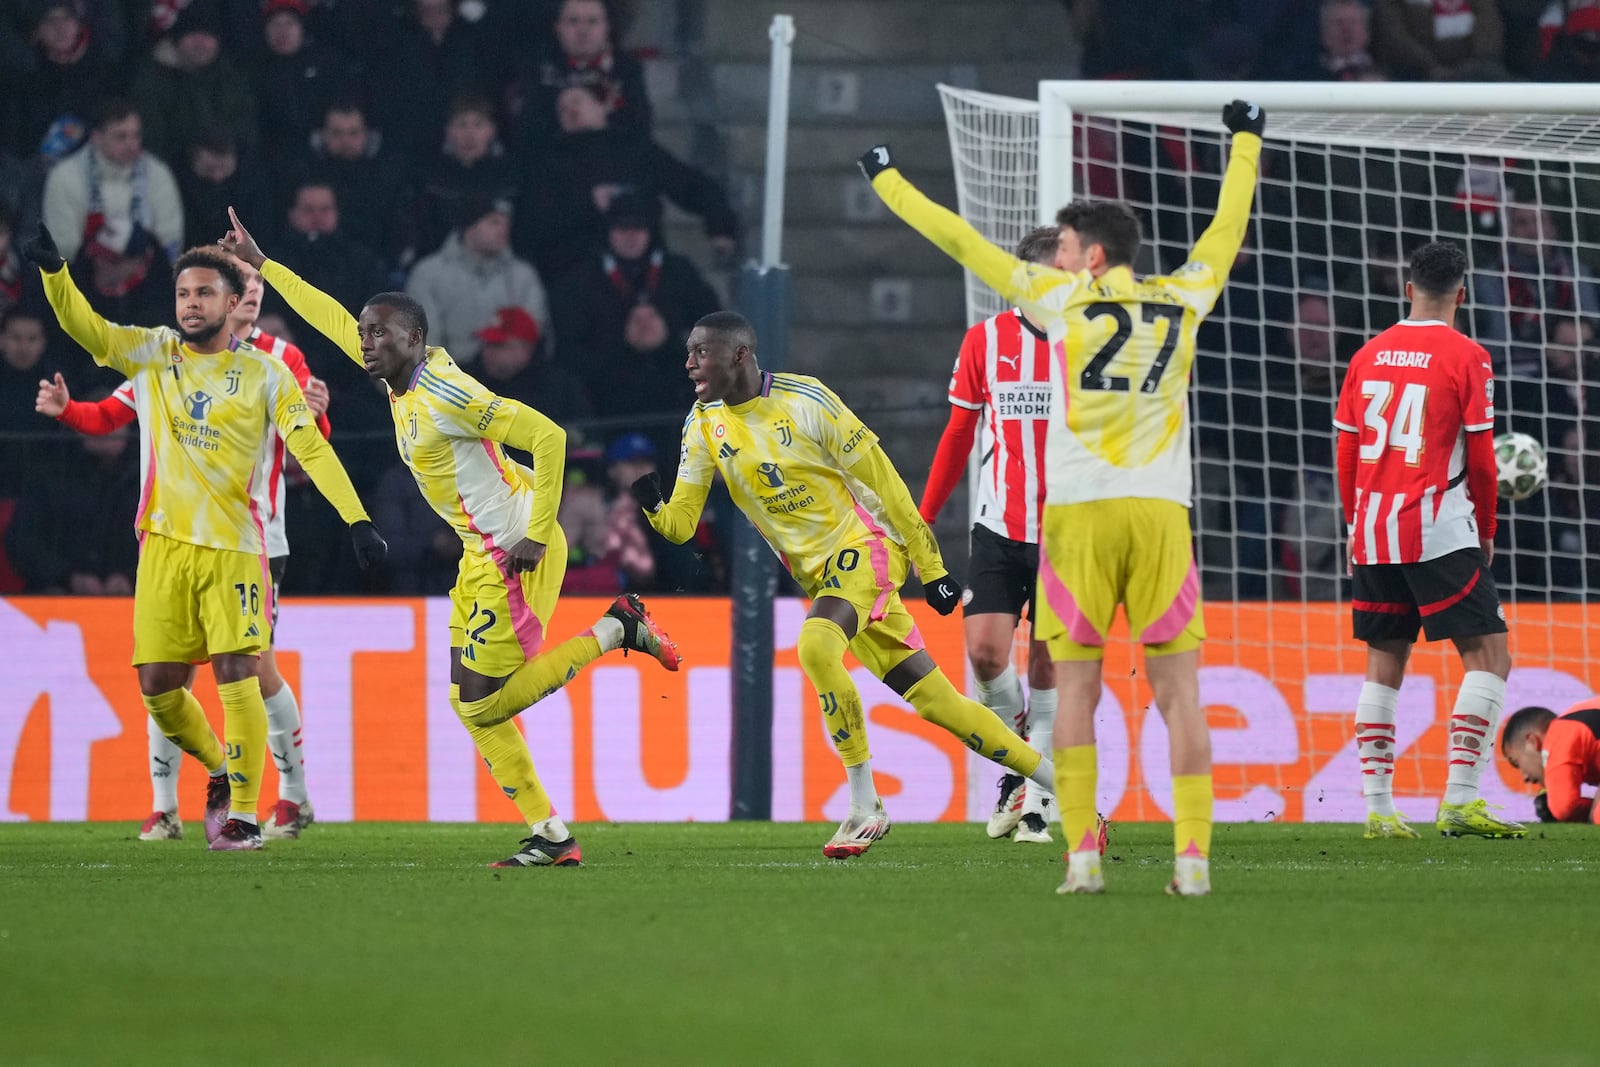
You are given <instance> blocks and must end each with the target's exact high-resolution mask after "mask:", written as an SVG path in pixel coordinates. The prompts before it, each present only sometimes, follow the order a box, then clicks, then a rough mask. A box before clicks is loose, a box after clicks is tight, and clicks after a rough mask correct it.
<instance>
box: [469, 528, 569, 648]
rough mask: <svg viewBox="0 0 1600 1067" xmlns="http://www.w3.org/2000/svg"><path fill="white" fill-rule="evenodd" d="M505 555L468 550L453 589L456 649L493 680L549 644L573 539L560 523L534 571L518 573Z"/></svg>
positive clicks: (499, 552) (498, 552) (497, 552)
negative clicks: (569, 540)
mask: <svg viewBox="0 0 1600 1067" xmlns="http://www.w3.org/2000/svg"><path fill="white" fill-rule="evenodd" d="M504 560H505V553H504V552H501V551H499V550H496V551H495V552H494V553H493V554H492V555H490V554H486V553H483V552H468V553H466V554H465V555H463V556H462V557H461V567H460V569H459V570H458V571H457V572H456V586H455V588H454V589H452V590H451V591H450V647H451V648H459V649H460V650H461V665H462V666H463V667H466V668H467V669H468V670H470V671H472V672H473V673H475V674H481V675H484V676H485V677H488V678H504V677H505V676H506V675H508V674H510V673H511V672H512V671H514V670H516V669H517V668H518V667H520V666H522V665H523V664H524V663H526V662H527V661H528V660H530V659H532V658H533V657H534V655H536V654H537V653H538V651H539V650H540V649H541V648H543V647H544V634H545V629H546V628H547V627H548V626H549V625H550V616H552V615H553V614H555V610H556V599H557V598H558V597H559V596H560V595H561V581H562V579H563V578H565V577H566V574H567V539H566V538H565V537H564V536H562V533H561V530H560V528H559V527H558V528H557V529H556V531H555V533H554V535H553V536H552V537H551V539H550V543H549V544H548V545H546V546H545V553H544V559H543V560H541V561H540V563H539V565H538V566H537V567H535V568H534V569H533V570H532V571H524V572H523V573H522V574H514V573H512V572H511V571H510V570H509V569H507V567H506V566H505V565H504Z"/></svg>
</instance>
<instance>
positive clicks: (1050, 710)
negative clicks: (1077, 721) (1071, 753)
mask: <svg viewBox="0 0 1600 1067" xmlns="http://www.w3.org/2000/svg"><path fill="white" fill-rule="evenodd" d="M1055 733H1056V691H1055V690H1054V689H1029V690H1028V747H1029V748H1031V749H1033V750H1034V751H1035V752H1037V753H1039V755H1041V756H1043V757H1044V758H1045V759H1049V758H1050V751H1051V745H1052V744H1053V743H1054V741H1055ZM1053 788H1054V786H1050V787H1040V786H1038V785H1035V784H1034V783H1032V782H1029V783H1028V790H1027V793H1026V794H1024V796H1023V800H1022V814H1024V815H1027V814H1028V813H1029V812H1032V813H1034V814H1036V815H1045V812H1046V810H1047V809H1048V807H1049V805H1050V802H1051V801H1052V800H1054V799H1055V794H1054V793H1052V792H1051V789H1053ZM1045 821H1046V822H1048V821H1049V818H1048V817H1046V819H1045Z"/></svg>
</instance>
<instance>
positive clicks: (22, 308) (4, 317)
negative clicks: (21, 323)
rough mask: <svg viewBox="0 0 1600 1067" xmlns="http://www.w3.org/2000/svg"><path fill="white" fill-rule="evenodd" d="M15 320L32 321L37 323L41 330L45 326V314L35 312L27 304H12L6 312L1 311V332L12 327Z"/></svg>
mask: <svg viewBox="0 0 1600 1067" xmlns="http://www.w3.org/2000/svg"><path fill="white" fill-rule="evenodd" d="M15 319H32V320H33V321H34V322H37V323H38V324H39V326H40V327H41V328H42V327H43V326H44V315H43V314H41V313H40V312H38V311H35V310H34V309H33V308H31V307H29V306H28V305H26V304H12V305H11V306H10V307H8V308H6V309H5V310H4V311H0V330H3V329H5V328H6V327H7V326H10V325H11V323H12V321H13V320H15Z"/></svg>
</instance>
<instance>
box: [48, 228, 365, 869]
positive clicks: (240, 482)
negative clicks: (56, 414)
mask: <svg viewBox="0 0 1600 1067" xmlns="http://www.w3.org/2000/svg"><path fill="white" fill-rule="evenodd" d="M23 254H24V256H25V257H26V258H27V259H28V260H29V261H30V262H32V263H34V264H35V265H36V266H38V268H39V270H40V273H41V274H42V275H43V277H44V288H45V294H46V296H47V297H48V298H49V300H50V305H51V307H52V308H54V309H55V313H56V317H57V318H58V319H59V320H60V321H61V326H62V329H64V330H65V331H66V332H67V334H68V336H70V337H71V338H72V339H73V340H75V341H77V342H78V344H80V345H82V346H83V347H84V349H85V350H86V351H88V352H89V354H90V355H91V356H93V357H94V360H95V362H96V363H99V364H100V365H101V366H105V367H110V368H111V369H112V370H115V371H117V372H119V373H120V374H122V375H124V376H126V377H127V378H128V379H129V380H130V381H131V382H132V383H133V388H134V399H135V406H136V409H137V411H138V416H139V426H140V435H139V454H140V461H141V466H142V468H143V474H144V476H143V486H144V487H143V490H142V492H141V494H140V499H139V510H138V514H137V518H136V520H135V526H136V527H137V529H138V531H139V540H140V551H139V569H138V573H137V576H136V578H135V582H134V598H133V663H134V666H135V667H136V668H138V673H139V689H140V692H141V693H142V694H143V697H144V704H145V707H146V708H147V709H148V710H149V712H150V715H151V717H152V718H154V719H155V720H156V723H157V724H158V725H159V726H160V727H161V730H162V732H163V733H164V734H166V736H168V737H170V738H171V739H172V740H173V741H174V742H176V743H177V745H178V747H179V748H181V749H183V750H184V751H185V752H187V753H189V754H190V755H191V756H193V757H195V758H196V759H197V760H199V761H200V762H201V763H202V764H203V765H204V766H205V768H206V772H207V774H209V775H210V780H209V782H208V783H207V786H206V839H207V841H208V842H209V844H210V847H211V848H212V849H213V850H218V851H222V850H235V849H258V848H260V847H261V829H260V827H259V826H258V825H257V821H256V802H257V800H258V797H259V793H260V789H261V774H262V770H263V766H264V764H265V761H266V740H267V710H266V705H265V704H264V702H263V700H262V696H261V686H260V670H261V668H260V661H259V656H260V653H261V650H262V649H263V648H266V647H269V645H270V636H271V632H272V622H271V619H272V580H271V575H270V573H269V570H268V562H267V555H266V552H267V545H266V539H265V536H264V532H263V530H262V522H261V515H260V509H259V507H258V504H257V500H256V497H255V494H254V488H255V487H256V486H258V485H260V484H262V483H263V482H264V481H266V480H267V479H268V478H269V477H270V473H271V472H270V470H269V466H270V463H271V453H270V451H268V450H267V449H265V448H263V447H262V439H263V435H264V434H265V432H266V430H267V427H268V426H269V425H272V426H275V427H276V428H277V431H278V432H279V433H281V434H282V435H283V439H284V442H285V444H286V445H287V446H288V449H289V451H290V452H291V453H293V454H294V456H295V458H296V459H298V460H299V461H300V465H301V466H302V467H303V468H304V469H305V471H306V473H307V474H308V475H309V476H310V477H311V480H312V481H313V482H314V483H315V484H316V486H317V489H318V490H319V491H320V492H321V493H322V495H323V496H325V497H326V498H327V499H328V502H329V503H331V504H332V505H333V506H334V507H335V509H337V510H338V512H339V515H340V517H342V518H343V519H344V520H345V521H346V522H347V523H349V525H350V528H351V536H352V539H353V540H354V543H355V550H356V558H357V560H358V561H359V562H360V564H361V566H362V567H371V566H373V565H375V564H377V563H379V562H381V561H382V559H383V556H384V552H385V549H386V547H387V546H386V545H385V544H384V542H383V538H382V537H380V536H378V531H377V530H376V529H375V528H374V527H373V525H372V522H371V520H370V519H368V517H367V513H366V511H365V509H364V508H362V506H361V501H360V500H359V499H358V498H357V497H356V492H355V489H354V488H353V487H352V486H351V484H350V478H349V476H348V475H347V474H346V473H345V470H344V467H343V466H341V465H340V463H339V460H338V457H337V456H335V455H334V453H333V449H332V448H330V447H329V445H328V443H327V441H325V440H324V439H323V437H322V435H321V434H320V433H319V432H318V431H317V427H316V424H315V422H314V421H313V419H312V417H311V412H310V410H309V409H308V408H307V406H306V401H305V396H304V394H303V393H302V392H301V391H300V386H299V384H298V383H296V382H295V379H294V375H293V374H292V373H290V371H289V368H288V367H287V366H285V365H284V363H283V361H282V360H281V359H278V358H276V357H274V356H271V355H269V354H267V353H265V352H262V351H261V350H260V349H258V348H256V347H255V346H254V345H252V344H250V343H248V342H245V341H240V340H238V339H237V338H235V337H234V336H232V335H231V334H230V333H229V332H228V316H229V315H230V314H231V313H232V312H233V311H234V309H235V308H236V307H237V306H238V303H239V300H240V299H241V297H242V296H243V295H244V292H245V283H244V278H243V277H242V276H241V274H240V273H239V268H238V267H237V266H235V264H234V262H233V261H232V260H231V259H230V258H228V257H227V256H224V255H222V254H221V253H220V252H218V251H216V250H214V249H199V248H197V249H191V250H190V251H188V252H185V253H184V254H183V255H182V256H180V257H178V261H177V263H176V264H174V267H173V279H174V295H175V297H176V312H177V320H178V323H177V325H178V328H177V329H176V330H174V329H173V328H172V327H161V328H159V329H148V328H145V327H140V326H119V325H116V324H113V323H110V322H107V321H106V320H105V319H104V318H102V317H101V316H99V315H98V314H96V313H95V312H94V310H93V309H92V308H90V306H89V303H88V301H87V300H86V299H85V298H84V296H83V293H82V292H80V291H79V289H78V287H77V285H76V284H75V283H74V282H73V280H72V274H71V272H70V271H69V270H67V266H66V262H65V261H64V260H63V259H62V258H61V254H60V252H59V251H58V250H57V248H56V244H55V241H54V240H53V239H52V238H51V236H50V231H49V230H48V229H46V228H45V227H44V226H43V225H41V226H40V227H39V229H38V232H37V234H36V235H35V236H34V237H33V238H32V239H31V240H29V241H28V242H27V244H26V245H25V246H24V248H23ZM207 659H209V660H210V662H211V668H212V672H213V673H214V674H215V676H216V680H217V694H218V696H219V697H220V698H221V701H222V708H223V733H224V736H225V738H226V745H227V747H226V749H224V747H223V741H222V740H219V739H218V738H217V736H216V734H215V733H214V732H213V731H212V729H211V726H210V724H208V723H207V722H206V717H205V712H204V711H203V710H202V708H201V707H200V702H199V701H198V700H196V699H195V697H194V694H192V693H190V692H189V690H188V689H186V688H184V683H185V682H187V681H188V679H189V672H190V665H191V664H192V663H195V662H198V661H204V660H207Z"/></svg>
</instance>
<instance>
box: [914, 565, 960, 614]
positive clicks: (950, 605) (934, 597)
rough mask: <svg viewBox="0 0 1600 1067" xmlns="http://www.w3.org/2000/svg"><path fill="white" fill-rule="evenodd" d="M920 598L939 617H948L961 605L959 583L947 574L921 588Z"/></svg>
mask: <svg viewBox="0 0 1600 1067" xmlns="http://www.w3.org/2000/svg"><path fill="white" fill-rule="evenodd" d="M922 596H923V598H924V599H925V600H927V602H928V606H929V607H930V608H932V609H933V610H934V611H937V612H938V613H939V614H940V615H948V614H950V613H951V612H952V611H954V610H956V605H958V604H960V603H961V583H960V582H958V581H956V580H955V579H954V578H952V577H950V576H949V575H948V574H947V575H945V576H944V577H943V578H940V579H938V580H937V581H932V582H928V583H926V584H924V585H923V587H922Z"/></svg>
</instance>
